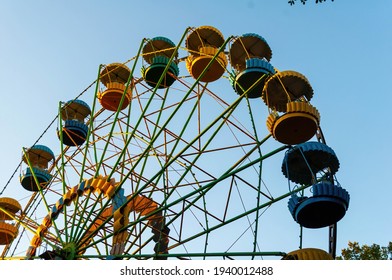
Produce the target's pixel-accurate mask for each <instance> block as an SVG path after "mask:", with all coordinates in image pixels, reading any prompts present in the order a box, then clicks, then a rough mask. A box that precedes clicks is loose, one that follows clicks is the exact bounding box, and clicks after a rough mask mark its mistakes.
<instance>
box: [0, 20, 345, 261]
mask: <svg viewBox="0 0 392 280" xmlns="http://www.w3.org/2000/svg"><path fill="white" fill-rule="evenodd" d="M271 57H272V51H271V49H270V47H269V45H268V43H267V41H266V40H265V39H264V38H263V37H262V36H260V35H258V34H254V33H246V34H244V35H241V36H230V37H228V38H225V37H224V36H223V34H222V33H221V32H220V31H219V30H218V29H216V28H214V27H211V26H201V27H197V28H188V29H186V30H185V32H184V34H183V35H182V38H181V39H180V40H179V42H178V43H174V42H172V41H171V40H170V39H169V38H166V37H154V38H152V39H144V40H143V41H142V43H141V44H140V48H139V50H138V52H137V54H136V55H135V56H134V57H133V58H131V59H130V60H128V61H126V62H125V63H117V62H116V63H110V64H107V65H101V66H100V67H99V69H98V71H97V72H98V75H97V79H96V80H95V81H94V82H93V83H92V84H91V85H90V86H88V87H87V88H86V90H84V91H83V92H82V93H81V94H79V95H78V96H77V97H75V98H73V99H70V100H68V101H61V102H60V103H59V110H58V111H59V113H58V116H56V119H55V120H56V121H55V122H54V123H55V124H57V127H55V128H53V129H48V130H47V131H46V133H49V132H52V136H53V139H55V140H56V141H57V143H58V146H57V147H49V146H48V145H44V144H43V143H35V144H34V145H33V146H31V147H28V148H23V149H22V159H21V164H20V170H21V171H20V176H19V178H17V179H18V181H19V182H18V184H19V186H20V188H21V191H20V192H23V193H24V196H26V194H27V195H28V199H27V200H26V199H25V200H23V203H22V201H21V200H20V198H17V197H10V196H6V193H7V192H9V187H8V185H9V183H8V184H7V185H6V186H5V187H4V188H3V190H2V191H1V197H0V246H1V247H2V248H3V249H2V253H1V259H173V258H177V259H206V258H227V259H232V258H251V259H254V258H256V257H262V256H272V255H274V256H277V257H279V258H286V259H287V258H288V259H290V258H296V259H303V258H313V259H314V258H316V259H317V258H332V256H331V254H328V253H326V252H324V251H323V250H319V249H312V248H301V249H300V250H296V251H293V252H292V253H287V252H281V251H274V252H270V251H263V248H262V246H261V245H260V241H259V240H260V238H261V237H260V236H261V233H260V232H261V231H262V229H261V227H260V224H261V223H262V222H263V217H264V215H268V211H266V209H267V208H269V207H270V206H272V205H274V206H275V205H276V207H287V206H288V210H287V214H288V215H292V217H293V220H294V221H293V222H294V223H298V224H299V226H300V227H306V228H316V229H317V228H325V227H330V226H333V225H335V224H336V223H337V222H338V221H339V220H340V219H342V218H343V217H344V215H345V213H346V211H347V209H348V205H349V194H348V192H347V191H346V190H345V189H343V188H342V187H341V186H340V185H339V183H338V182H337V179H336V176H335V174H336V173H337V171H338V169H339V161H338V158H337V156H336V155H335V153H334V151H333V150H332V149H331V148H330V147H329V146H327V145H326V143H325V139H324V136H323V134H322V131H321V128H320V114H319V112H318V110H317V109H316V108H315V107H314V106H313V105H311V104H310V100H311V98H312V96H313V89H312V87H311V85H310V83H309V81H308V80H307V78H306V77H305V76H304V75H302V74H301V73H298V72H296V71H279V70H278V69H277V68H275V67H274V66H272V64H271V63H270V60H271ZM218 83H221V84H224V85H226V87H225V88H224V90H220V88H223V87H221V86H219V87H215V86H214V84H218ZM260 108H264V110H265V112H267V115H268V117H267V119H264V120H260V119H261V118H260V112H259V110H260ZM265 123H267V125H266V124H265ZM261 124H262V125H261ZM50 128H52V127H50ZM267 143H273V145H269V146H267ZM267 147H268V148H267ZM270 147H274V148H270ZM276 157H280V159H281V160H282V164H281V167H280V169H281V170H279V172H280V175H281V176H282V178H287V181H288V182H289V188H288V189H287V190H286V191H285V192H281V193H279V194H276V193H274V194H272V192H271V189H270V188H269V187H268V186H267V184H265V182H264V180H263V176H264V175H263V167H264V166H265V165H268V160H269V159H270V158H276ZM11 181H12V180H11ZM263 230H265V228H263ZM237 244H241V245H240V246H236V245H237ZM1 247H0V248H1ZM277 247H278V246H277ZM294 247H295V245H293V248H294ZM238 248H240V249H238Z"/></svg>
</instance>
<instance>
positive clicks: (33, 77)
mask: <svg viewBox="0 0 392 280" xmlns="http://www.w3.org/2000/svg"><path fill="white" fill-rule="evenodd" d="M298 2H299V1H298ZM391 12H392V2H391V1H389V0H378V1H370V0H358V1H343V0H335V1H334V2H331V1H327V2H325V3H323V4H315V3H314V1H313V0H309V1H308V3H307V4H306V5H302V4H300V3H297V4H296V5H294V6H290V5H289V4H288V3H287V1H286V0H259V1H258V0H253V1H251V0H246V1H234V0H225V1H219V0H217V1H211V0H208V1H207V0H199V1H175V0H166V1H125V0H115V1H101V0H99V1H98V0H84V1H79V0H78V1H76V0H67V1H49V0H46V1H45V0H36V1H19V0H17V1H6V0H0V92H1V95H0V96H1V103H0V104H1V109H0V129H1V135H2V137H1V138H0V147H1V149H2V153H1V155H2V157H1V160H0V189H2V188H3V186H4V185H5V184H6V183H7V181H8V180H9V179H10V176H11V175H12V173H13V172H14V170H15V168H16V167H17V166H18V164H19V162H20V158H21V154H22V150H21V149H22V147H27V146H30V145H31V144H32V143H34V142H35V140H36V139H37V138H38V136H39V135H41V133H42V132H43V130H44V129H45V128H46V127H47V125H48V124H49V123H50V121H51V120H52V119H53V118H54V116H55V115H56V114H57V110H58V102H59V101H66V100H69V99H72V98H74V97H75V96H77V95H78V94H79V93H80V92H81V91H82V90H83V89H84V88H85V87H86V86H87V85H89V84H90V83H91V82H92V81H93V80H94V79H95V78H96V74H97V69H98V66H99V64H101V63H111V62H116V61H126V60H127V59H129V58H131V57H133V56H134V55H136V52H137V50H138V48H139V45H140V42H141V40H142V39H143V38H152V37H155V36H165V37H168V38H170V39H171V40H172V41H173V42H178V40H179V39H180V38H181V36H182V34H183V33H184V31H185V29H186V28H187V27H189V26H192V27H197V26H201V25H211V26H214V27H216V28H217V29H219V30H220V31H221V32H222V33H223V34H224V35H225V36H226V37H227V36H230V35H236V36H237V35H241V34H244V33H257V34H260V35H261V36H263V37H264V38H265V39H266V40H267V41H268V43H269V45H270V47H271V49H272V52H273V56H272V59H271V62H272V64H273V65H274V66H275V67H276V68H278V69H279V70H288V69H291V70H296V71H298V72H300V73H302V74H304V75H305V76H306V77H307V78H308V79H309V81H310V83H311V85H312V87H313V89H314V97H313V99H312V104H313V105H314V106H315V107H317V109H318V110H319V112H320V114H321V127H322V129H323V132H324V134H325V137H326V140H327V143H328V145H329V146H330V147H332V148H333V149H334V151H335V153H336V154H337V156H338V158H339V161H340V169H339V171H338V173H337V177H338V180H339V182H340V183H341V185H342V186H343V187H344V188H345V189H346V190H348V191H349V193H350V195H351V202H350V207H349V210H348V212H347V214H346V216H345V217H344V218H343V220H342V221H341V222H339V224H338V253H339V251H340V249H341V248H344V247H346V245H347V242H348V241H358V242H359V243H360V244H372V243H378V244H380V245H386V244H387V243H388V242H389V241H391V236H390V233H391V232H392V223H391V218H390V217H391V214H392V210H391V206H390V202H391V198H392V188H391V186H390V182H389V180H390V174H391V170H392V164H391V158H392V149H391V145H390V143H391V139H392V129H391V120H392V118H391V115H390V114H391V107H390V106H391V104H392V94H391V89H390V88H391V87H390V86H389V81H390V80H391V74H392V71H391V65H392V55H391V50H392V17H391ZM264 113H265V112H264ZM263 117H264V115H263ZM56 152H57V151H56ZM278 160H279V161H280V160H281V158H280V157H279V158H278ZM267 176H268V175H267ZM282 176H283V175H282ZM15 182H16V181H15ZM9 188H15V189H16V188H20V186H18V185H16V184H12V185H11V186H10V187H9ZM279 207H280V208H282V209H284V211H286V212H285V213H286V214H287V217H286V218H287V221H284V222H283V224H285V223H287V226H288V227H289V226H291V225H292V224H293V223H294V221H293V220H292V219H291V217H290V216H289V212H288V211H287V206H286V201H285V202H283V203H281V205H280V206H279ZM272 218H273V217H272ZM276 219H282V218H281V216H280V215H277V216H276ZM284 230H285V228H284V227H283V228H282V231H284ZM307 236H309V238H316V239H317V242H316V241H314V242H313V241H309V242H308V243H306V242H307V241H306V240H307V239H306V238H307ZM304 242H305V244H304V245H305V246H306V245H309V246H318V247H320V248H322V249H325V250H327V233H326V231H322V230H320V231H318V232H315V231H305V235H304ZM276 244H277V245H276V246H271V247H276V250H278V251H290V250H291V249H296V248H295V247H296V246H297V244H295V245H293V246H292V247H290V244H287V242H286V241H285V240H276Z"/></svg>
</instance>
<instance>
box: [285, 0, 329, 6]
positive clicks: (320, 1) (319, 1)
mask: <svg viewBox="0 0 392 280" xmlns="http://www.w3.org/2000/svg"><path fill="white" fill-rule="evenodd" d="M296 1H297V0H289V4H290V5H294V4H295V2H296ZM306 1H307V0H301V3H302V4H304V5H305V4H306ZM325 1H326V0H316V4H318V3H322V2H325ZM331 1H332V2H333V0H331Z"/></svg>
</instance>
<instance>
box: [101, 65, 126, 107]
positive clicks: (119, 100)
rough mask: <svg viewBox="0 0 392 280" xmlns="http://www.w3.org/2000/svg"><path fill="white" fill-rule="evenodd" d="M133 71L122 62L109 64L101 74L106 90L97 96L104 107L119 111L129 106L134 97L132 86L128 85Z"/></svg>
mask: <svg viewBox="0 0 392 280" xmlns="http://www.w3.org/2000/svg"><path fill="white" fill-rule="evenodd" d="M130 74H131V72H130V70H129V68H128V67H127V66H126V65H124V64H121V63H111V64H109V65H107V66H106V67H105V68H104V69H103V70H102V71H101V74H100V76H101V77H100V80H101V83H102V84H103V85H104V86H105V87H106V89H105V90H103V91H100V92H98V94H97V97H98V100H99V102H100V103H101V105H102V107H103V108H105V109H106V110H109V111H117V109H118V108H119V106H120V104H121V106H120V110H123V109H125V108H126V107H128V105H129V103H130V102H131V99H132V86H129V85H128V86H127V81H128V78H129V76H130Z"/></svg>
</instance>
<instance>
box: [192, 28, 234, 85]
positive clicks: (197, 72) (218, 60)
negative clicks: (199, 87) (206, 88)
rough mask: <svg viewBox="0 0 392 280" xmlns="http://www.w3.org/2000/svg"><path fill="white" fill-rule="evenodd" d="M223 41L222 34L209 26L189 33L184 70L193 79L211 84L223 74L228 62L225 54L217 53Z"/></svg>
mask: <svg viewBox="0 0 392 280" xmlns="http://www.w3.org/2000/svg"><path fill="white" fill-rule="evenodd" d="M224 41H225V40H224V37H223V35H222V33H221V32H220V31H219V30H218V29H216V28H214V27H211V26H201V27H198V28H196V29H193V30H192V31H191V33H190V34H189V35H188V37H187V39H186V47H187V49H188V51H189V56H188V57H187V59H186V68H187V70H188V72H189V73H190V74H191V76H192V77H193V78H195V79H199V80H200V81H201V82H213V81H216V80H218V79H219V78H220V77H221V76H222V75H223V74H224V72H225V71H226V66H227V64H228V61H227V58H226V55H225V53H224V52H223V51H221V52H219V49H220V48H221V47H222V45H223V43H224ZM214 57H215V59H214ZM207 66H208V68H207Z"/></svg>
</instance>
